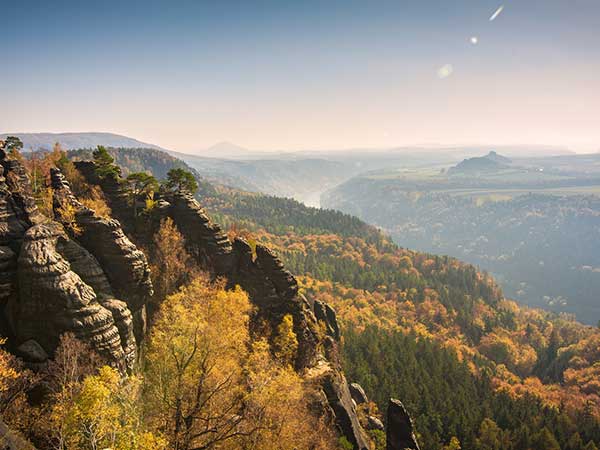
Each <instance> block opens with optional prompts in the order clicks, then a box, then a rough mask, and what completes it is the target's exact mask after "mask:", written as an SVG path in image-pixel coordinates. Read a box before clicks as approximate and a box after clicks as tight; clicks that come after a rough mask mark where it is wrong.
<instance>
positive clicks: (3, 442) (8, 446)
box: [0, 419, 35, 450]
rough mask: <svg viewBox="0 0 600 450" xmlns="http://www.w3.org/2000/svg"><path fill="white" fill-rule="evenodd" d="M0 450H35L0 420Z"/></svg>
mask: <svg viewBox="0 0 600 450" xmlns="http://www.w3.org/2000/svg"><path fill="white" fill-rule="evenodd" d="M0 450H35V447H34V446H33V445H31V443H30V442H29V441H27V440H26V439H24V438H23V437H22V436H21V434H20V433H18V432H16V431H13V430H11V429H10V428H8V426H7V425H6V424H5V423H4V422H3V421H2V420H1V419H0Z"/></svg>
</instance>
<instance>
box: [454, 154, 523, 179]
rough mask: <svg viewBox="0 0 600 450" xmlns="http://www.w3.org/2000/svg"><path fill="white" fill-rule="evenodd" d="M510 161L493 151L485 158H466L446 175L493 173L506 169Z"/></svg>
mask: <svg viewBox="0 0 600 450" xmlns="http://www.w3.org/2000/svg"><path fill="white" fill-rule="evenodd" d="M511 162H512V161H511V160H510V159H509V158H507V157H506V156H502V155H499V154H498V153H496V152H495V151H491V152H489V153H488V154H487V155H485V156H478V157H475V158H468V159H465V160H463V161H461V162H460V163H458V164H457V165H456V166H454V167H451V168H450V169H449V170H448V173H450V174H453V173H465V172H478V171H494V170H499V169H502V168H504V167H507V166H508V165H509V164H510V163H511Z"/></svg>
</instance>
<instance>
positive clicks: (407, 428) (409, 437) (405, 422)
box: [386, 398, 419, 450]
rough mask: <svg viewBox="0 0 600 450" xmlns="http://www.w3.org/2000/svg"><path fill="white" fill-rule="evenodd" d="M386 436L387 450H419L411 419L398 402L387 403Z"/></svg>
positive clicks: (394, 400) (391, 400) (393, 400)
mask: <svg viewBox="0 0 600 450" xmlns="http://www.w3.org/2000/svg"><path fill="white" fill-rule="evenodd" d="M386 435H387V450H407V449H410V450H419V444H417V439H416V437H415V433H414V427H413V423H412V419H411V418H410V416H409V414H408V412H407V411H406V408H404V405H403V404H402V402H401V401H400V400H396V399H393V398H391V399H390V401H389V404H388V411H387V433H386Z"/></svg>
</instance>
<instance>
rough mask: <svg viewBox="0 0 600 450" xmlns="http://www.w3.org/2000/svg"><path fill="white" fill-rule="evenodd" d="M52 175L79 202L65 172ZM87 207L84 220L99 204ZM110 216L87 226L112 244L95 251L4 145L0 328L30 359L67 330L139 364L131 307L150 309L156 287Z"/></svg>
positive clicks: (63, 196)
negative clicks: (42, 204) (45, 207)
mask: <svg viewBox="0 0 600 450" xmlns="http://www.w3.org/2000/svg"><path fill="white" fill-rule="evenodd" d="M53 175H55V176H57V180H56V181H57V183H56V185H55V188H56V191H55V192H56V193H57V195H56V196H55V204H57V203H58V204H60V202H61V201H69V202H72V203H73V204H75V203H77V204H78V202H77V200H76V199H75V197H74V196H73V195H72V193H71V192H70V190H68V189H66V188H68V184H67V185H64V180H62V182H63V185H62V186H59V184H60V183H58V181H60V180H59V179H60V178H61V177H59V176H58V175H59V174H57V173H55V174H53ZM79 206H81V205H80V204H79ZM82 208H83V207H82ZM80 213H81V214H80V215H81V218H82V220H81V222H82V223H86V222H85V220H83V217H88V221H89V222H93V219H94V218H95V216H94V214H93V212H92V211H90V210H87V211H83V210H82V211H80ZM58 216H60V215H58ZM77 217H78V219H79V216H77ZM105 222H107V223H104V225H105V226H104V228H102V227H100V226H98V227H96V228H93V227H91V226H89V227H85V226H83V225H82V227H81V229H82V230H84V231H85V233H87V234H86V237H88V238H89V239H88V240H89V241H93V242H94V244H95V246H94V245H90V246H89V247H90V249H92V250H96V248H97V246H102V244H103V245H104V246H105V248H106V249H108V250H106V249H105V250H104V251H97V252H96V254H97V255H98V256H96V254H95V253H94V251H88V249H86V248H84V246H82V245H80V243H79V242H78V241H77V240H75V239H73V237H70V236H69V235H68V234H67V233H66V232H65V229H64V228H63V226H62V225H61V224H59V223H58V222H55V221H53V220H51V219H49V218H47V217H44V216H43V215H42V214H40V213H39V211H38V209H37V207H36V205H35V201H34V199H33V197H32V195H31V189H30V186H29V182H28V179H27V174H26V172H25V169H24V167H23V166H22V165H21V164H20V162H19V161H17V160H12V159H10V158H8V156H7V155H6V154H5V152H4V151H2V149H0V288H1V289H0V307H1V313H2V314H1V319H2V320H0V333H1V334H2V335H3V336H6V337H8V338H9V343H10V345H11V347H12V348H13V350H14V351H15V352H16V353H17V354H19V355H20V356H21V357H23V359H24V360H25V361H26V362H28V363H30V364H33V365H35V364H43V363H44V362H45V360H46V359H47V358H48V357H51V356H52V355H53V353H54V351H55V350H56V347H57V345H58V343H59V339H60V336H61V335H62V334H64V333H66V332H72V333H74V334H75V335H76V336H77V337H79V338H80V339H81V340H82V341H84V342H86V343H88V344H89V345H90V346H91V347H92V348H94V349H95V350H96V351H97V352H98V353H99V354H100V355H101V356H103V357H104V358H105V359H106V360H107V362H108V363H110V364H112V365H113V366H115V367H119V368H121V369H127V368H131V367H132V366H133V363H134V361H135V358H136V353H137V346H136V339H135V337H134V333H133V331H134V317H133V315H132V311H133V312H134V314H135V312H136V311H139V310H143V309H144V308H143V306H144V305H145V301H146V297H147V296H148V291H149V292H150V293H151V284H150V279H149V270H148V267H147V264H146V262H145V257H144V256H143V254H142V253H141V252H139V251H138V250H137V249H136V248H135V247H134V246H133V244H131V242H130V241H129V240H128V239H127V238H126V237H125V235H124V233H123V232H122V230H120V228H119V226H118V223H111V222H110V221H105ZM86 224H87V223H86ZM100 228H102V230H103V231H99V230H100ZM119 230H120V231H119ZM92 235H94V238H92ZM109 237H110V239H109ZM99 240H102V243H100V242H98V241H99ZM107 255H108V256H107ZM119 256H120V259H119ZM98 257H100V258H104V259H105V261H106V263H105V264H101V263H100V262H99V259H98ZM109 273H110V274H114V276H113V277H112V279H111V277H109V276H107V275H108V274H109ZM124 274H125V275H124ZM132 274H135V275H136V276H134V275H132ZM122 294H129V295H128V296H127V297H126V296H125V295H122ZM121 299H124V300H127V303H126V302H125V301H122V300H121ZM130 304H131V305H132V306H131V307H130ZM134 306H135V307H134Z"/></svg>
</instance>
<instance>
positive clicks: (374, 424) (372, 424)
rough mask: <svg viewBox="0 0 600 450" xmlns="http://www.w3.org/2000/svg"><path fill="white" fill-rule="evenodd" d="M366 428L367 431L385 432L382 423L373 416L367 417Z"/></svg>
mask: <svg viewBox="0 0 600 450" xmlns="http://www.w3.org/2000/svg"><path fill="white" fill-rule="evenodd" d="M367 428H368V429H369V430H379V431H384V430H385V427H384V426H383V422H382V421H381V420H379V419H378V418H377V417H375V416H369V417H367Z"/></svg>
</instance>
